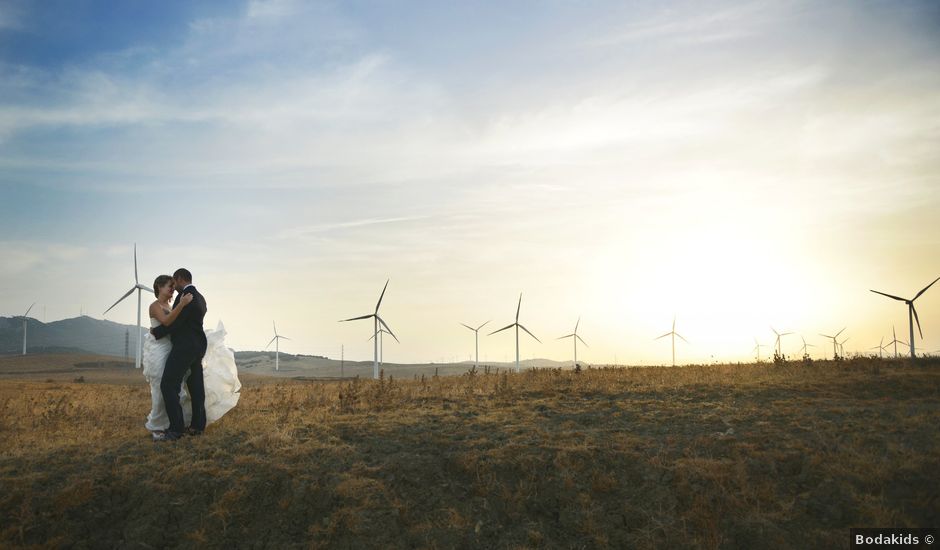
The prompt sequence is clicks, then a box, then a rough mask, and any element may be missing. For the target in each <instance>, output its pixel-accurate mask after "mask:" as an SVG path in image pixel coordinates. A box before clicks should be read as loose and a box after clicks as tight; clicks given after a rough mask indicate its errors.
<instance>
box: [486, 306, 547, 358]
mask: <svg viewBox="0 0 940 550" xmlns="http://www.w3.org/2000/svg"><path fill="white" fill-rule="evenodd" d="M520 309H522V293H521V292H520V293H519V305H517V306H516V322H515V323H513V324H511V325H508V326H505V327H503V328H501V329H499V330H494V331H493V332H491V333H490V334H489V336H492V335H494V334H496V333H497V332H502V331H504V330H506V329H510V328H513V327H515V328H516V372H520V370H521V369H520V367H519V329H520V328H521V329H522V330H524V331H526V334H528V335H529V336H531V337H532V338H535V341H536V342H538V343H539V344H541V343H542V341H541V340H539V339H538V338H536V337H535V335H534V334H532V333H531V332H529V329H527V328H525V327H524V326H522V325H520V324H519V310H520Z"/></svg>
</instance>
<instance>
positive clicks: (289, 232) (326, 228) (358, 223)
mask: <svg viewBox="0 0 940 550" xmlns="http://www.w3.org/2000/svg"><path fill="white" fill-rule="evenodd" d="M431 218H432V216H402V217H395V218H366V219H360V220H351V221H346V222H335V223H322V224H315V225H305V226H301V227H292V228H290V229H286V230H284V231H281V232H280V233H278V235H277V238H278V239H296V238H299V237H305V236H309V235H314V234H318V233H327V232H331V231H338V230H342V229H353V228H360V227H367V226H375V225H388V224H397V223H403V222H412V221H419V220H428V219H431Z"/></svg>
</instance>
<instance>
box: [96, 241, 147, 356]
mask: <svg viewBox="0 0 940 550" xmlns="http://www.w3.org/2000/svg"><path fill="white" fill-rule="evenodd" d="M135 290H136V291H137V359H136V362H135V363H134V365H135V366H136V367H137V368H138V369H139V368H140V357H141V355H142V354H143V349H144V337H143V331H142V329H141V327H140V300H141V297H140V293H141V291H147V292H153V289H152V288H150V287H148V286H145V285H142V284H140V280H139V279H138V278H137V243H134V286H132V287H131V289H130V290H128V291H127V293H126V294H124V296H121V297H120V298H119V299H118V301H117V302H114V305H112V306H111V307H109V308H108V309H106V310H105V311H104V313H103V315H107V314H108V312H109V311H111V310H112V309H114V306H116V305H118V304H120V303H121V301H123V300H124V298H127V297H128V296H130V295H131V294H133V293H134V291H135Z"/></svg>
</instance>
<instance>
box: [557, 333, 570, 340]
mask: <svg viewBox="0 0 940 550" xmlns="http://www.w3.org/2000/svg"><path fill="white" fill-rule="evenodd" d="M572 336H574V334H566V335H564V336H559V337H558V338H555V340H564V339H565V338H571V337H572Z"/></svg>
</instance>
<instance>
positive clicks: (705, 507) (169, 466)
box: [0, 360, 940, 548]
mask: <svg viewBox="0 0 940 550" xmlns="http://www.w3.org/2000/svg"><path fill="white" fill-rule="evenodd" d="M131 374H132V375H134V376H139V373H135V372H132V373H131ZM148 408H149V394H148V389H147V387H146V385H145V384H144V382H143V381H142V380H141V379H139V378H138V379H137V380H136V381H131V380H128V381H125V382H121V381H120V380H117V381H115V380H111V381H110V383H98V382H95V381H93V380H88V377H86V381H85V382H81V383H76V382H73V381H71V380H70V379H65V380H62V379H59V380H56V379H54V378H37V377H35V376H34V377H31V379H26V378H16V377H14V376H3V377H0V485H2V491H0V517H2V518H3V520H2V522H0V547H5V548H23V547H75V548H103V547H121V548H166V547H200V548H201V547H217V548H242V547H244V548H267V547H270V548H283V547H312V548H327V547H329V548H398V547H402V548H411V547H416V548H605V547H611V548H662V547H678V548H682V547H701V548H765V547H773V548H780V547H782V548H822V547H826V548H839V547H847V546H848V543H849V536H848V529H849V528H850V527H856V526H913V527H917V526H920V527H928V526H937V525H940V499H938V495H940V475H938V471H940V438H938V435H940V362H938V361H937V360H930V361H921V362H918V363H917V364H911V363H909V362H906V361H879V360H853V361H846V362H840V363H832V362H815V363H812V364H809V365H804V364H802V363H789V364H786V365H782V366H775V365H772V364H763V365H724V366H701V367H683V368H634V369H589V370H586V371H583V372H580V373H575V372H572V371H559V370H551V371H529V372H524V373H522V374H519V375H512V374H509V375H507V374H505V373H503V374H499V375H495V374H483V373H475V374H468V375H464V376H459V377H440V378H437V377H431V378H424V379H418V380H415V379H408V380H399V379H386V380H382V381H371V380H369V381H365V380H363V381H358V380H356V381H349V382H298V381H276V382H275V383H271V382H265V381H264V380H263V379H260V378H258V379H249V380H245V386H244V388H243V390H242V398H241V402H240V403H239V405H238V407H236V409H235V410H234V411H232V412H231V413H229V414H228V415H227V416H226V417H225V418H223V419H222V420H221V421H220V422H218V423H217V424H214V425H211V426H210V427H209V429H208V430H207V432H206V434H205V435H203V436H201V437H199V438H187V439H183V440H182V441H179V442H176V443H167V444H154V443H152V442H151V441H150V440H149V435H148V434H147V433H146V431H144V429H143V421H144V416H145V415H146V412H147V410H148Z"/></svg>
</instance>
